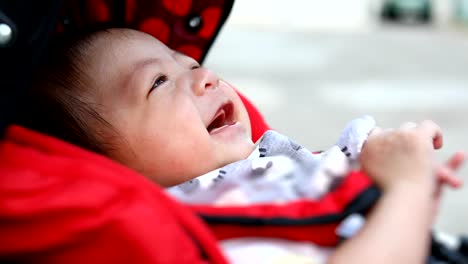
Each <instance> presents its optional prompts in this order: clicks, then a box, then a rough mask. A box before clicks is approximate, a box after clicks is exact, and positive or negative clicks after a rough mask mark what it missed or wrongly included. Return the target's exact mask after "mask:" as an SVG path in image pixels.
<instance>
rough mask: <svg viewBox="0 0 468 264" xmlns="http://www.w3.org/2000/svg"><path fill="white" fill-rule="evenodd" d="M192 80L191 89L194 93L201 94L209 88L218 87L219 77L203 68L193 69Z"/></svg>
mask: <svg viewBox="0 0 468 264" xmlns="http://www.w3.org/2000/svg"><path fill="white" fill-rule="evenodd" d="M193 74H194V82H193V84H192V90H193V92H194V93H195V94H196V95H203V94H204V93H205V92H206V91H207V90H209V89H216V88H217V87H218V82H219V78H218V76H217V75H216V74H215V73H213V72H212V71H210V70H208V69H205V68H198V69H195V70H193Z"/></svg>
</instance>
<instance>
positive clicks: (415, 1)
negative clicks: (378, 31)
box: [381, 0, 432, 23]
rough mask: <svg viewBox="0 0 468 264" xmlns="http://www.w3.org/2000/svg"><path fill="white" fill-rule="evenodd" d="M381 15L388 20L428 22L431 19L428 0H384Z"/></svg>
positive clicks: (430, 8)
mask: <svg viewBox="0 0 468 264" xmlns="http://www.w3.org/2000/svg"><path fill="white" fill-rule="evenodd" d="M381 17H382V19H384V20H390V21H398V20H401V21H420V22H423V23H428V22H430V21H431V19H432V5H431V1H430V0H384V3H383V5H382V10H381Z"/></svg>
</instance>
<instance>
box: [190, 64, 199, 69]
mask: <svg viewBox="0 0 468 264" xmlns="http://www.w3.org/2000/svg"><path fill="white" fill-rule="evenodd" d="M200 67H201V66H200V64H195V65H192V67H190V69H191V70H195V69H198V68H200Z"/></svg>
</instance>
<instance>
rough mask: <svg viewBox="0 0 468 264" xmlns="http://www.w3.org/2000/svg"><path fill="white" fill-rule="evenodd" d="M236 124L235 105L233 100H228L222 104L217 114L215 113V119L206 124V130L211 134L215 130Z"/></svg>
mask: <svg viewBox="0 0 468 264" xmlns="http://www.w3.org/2000/svg"><path fill="white" fill-rule="evenodd" d="M234 122H235V120H234V103H233V102H232V101H231V100H226V101H224V102H222V103H221V104H220V105H219V107H218V108H217V110H216V112H214V114H213V117H212V118H211V120H210V121H209V122H208V123H207V124H206V129H207V130H208V132H210V131H211V130H212V129H214V128H217V127H221V126H223V125H225V124H232V123H234Z"/></svg>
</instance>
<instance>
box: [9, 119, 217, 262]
mask: <svg viewBox="0 0 468 264" xmlns="http://www.w3.org/2000/svg"><path fill="white" fill-rule="evenodd" d="M0 175H1V178H0V219H1V221H0V260H5V259H14V260H15V261H25V262H28V263H29V262H34V263H80V264H81V263H206V262H205V260H204V259H203V257H202V253H201V252H200V250H201V251H203V252H205V254H206V255H207V259H208V261H209V262H210V263H226V261H225V259H224V257H223V256H222V255H221V253H220V251H219V249H218V247H217V245H216V241H215V239H214V237H213V235H212V234H211V233H210V232H209V231H208V229H207V228H206V226H205V225H203V224H202V223H201V222H200V220H199V219H198V218H196V217H195V216H194V215H192V214H191V213H190V211H188V210H187V209H186V208H184V207H182V206H181V205H179V204H177V203H176V202H174V201H173V200H171V199H170V198H168V197H167V196H166V195H165V194H164V193H163V191H162V190H161V189H160V188H159V187H157V186H156V185H155V184H153V183H151V182H149V181H148V180H146V179H145V178H144V177H143V176H141V175H138V174H136V173H135V172H133V171H131V170H129V169H127V168H125V167H123V166H121V165H118V164H116V163H114V162H112V161H110V160H108V159H106V158H104V157H101V156H99V155H96V154H93V153H90V152H87V151H84V150H82V149H80V148H78V147H75V146H72V145H69V144H67V143H65V142H62V141H60V140H56V139H54V138H51V137H48V136H44V135H41V134H38V133H35V132H32V131H29V130H26V129H24V128H21V127H16V126H12V127H10V128H8V130H7V132H6V136H5V138H4V140H3V141H2V142H1V143H0ZM0 262H1V261H0Z"/></svg>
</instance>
